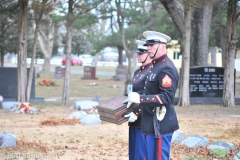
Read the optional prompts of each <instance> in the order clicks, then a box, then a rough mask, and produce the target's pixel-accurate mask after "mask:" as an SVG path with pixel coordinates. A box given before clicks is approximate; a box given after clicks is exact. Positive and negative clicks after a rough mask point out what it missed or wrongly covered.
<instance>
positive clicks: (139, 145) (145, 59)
mask: <svg viewBox="0 0 240 160" xmlns="http://www.w3.org/2000/svg"><path fill="white" fill-rule="evenodd" d="M136 43H137V44H138V48H137V50H136V51H135V53H137V54H138V55H137V58H138V62H139V63H142V65H141V66H140V68H139V69H137V70H136V71H135V72H134V74H133V77H132V80H131V82H130V86H131V88H132V91H133V92H139V94H141V93H142V91H143V87H144V85H145V81H146V77H147V75H148V72H149V71H150V70H151V66H152V60H151V59H150V58H149V56H148V53H147V47H146V46H143V45H144V44H145V42H144V41H141V40H136ZM130 115H132V116H133V117H135V118H133V119H131V117H130ZM128 116H129V117H130V118H129V123H128V126H129V160H143V159H146V147H145V145H144V135H143V134H141V105H139V106H138V107H136V108H134V109H133V110H132V113H131V114H129V115H127V116H126V117H128ZM136 118H137V119H136Z"/></svg>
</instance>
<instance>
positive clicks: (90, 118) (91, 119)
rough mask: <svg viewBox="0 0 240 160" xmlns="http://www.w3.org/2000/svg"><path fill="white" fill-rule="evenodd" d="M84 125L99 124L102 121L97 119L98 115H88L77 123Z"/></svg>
mask: <svg viewBox="0 0 240 160" xmlns="http://www.w3.org/2000/svg"><path fill="white" fill-rule="evenodd" d="M79 122H80V123H82V124H84V125H91V124H101V123H102V121H101V120H100V118H99V114H88V115H86V116H85V117H83V118H82V119H80V121H79Z"/></svg>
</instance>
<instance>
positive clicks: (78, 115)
mask: <svg viewBox="0 0 240 160" xmlns="http://www.w3.org/2000/svg"><path fill="white" fill-rule="evenodd" d="M86 115H87V113H86V112H84V111H75V112H72V113H71V114H70V115H69V116H68V117H67V118H68V119H73V118H76V119H81V118H83V117H85V116H86Z"/></svg>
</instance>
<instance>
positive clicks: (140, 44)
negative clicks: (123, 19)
mask: <svg viewBox="0 0 240 160" xmlns="http://www.w3.org/2000/svg"><path fill="white" fill-rule="evenodd" d="M135 42H136V43H137V45H138V48H139V49H146V50H147V46H144V44H146V42H145V41H142V40H135Z"/></svg>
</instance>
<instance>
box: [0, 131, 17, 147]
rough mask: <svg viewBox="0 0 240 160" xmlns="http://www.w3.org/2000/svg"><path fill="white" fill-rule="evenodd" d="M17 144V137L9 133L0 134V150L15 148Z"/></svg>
mask: <svg viewBox="0 0 240 160" xmlns="http://www.w3.org/2000/svg"><path fill="white" fill-rule="evenodd" d="M16 142H17V139H16V136H15V135H13V134H11V133H7V132H3V133H2V134H0V148H4V147H14V146H16Z"/></svg>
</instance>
